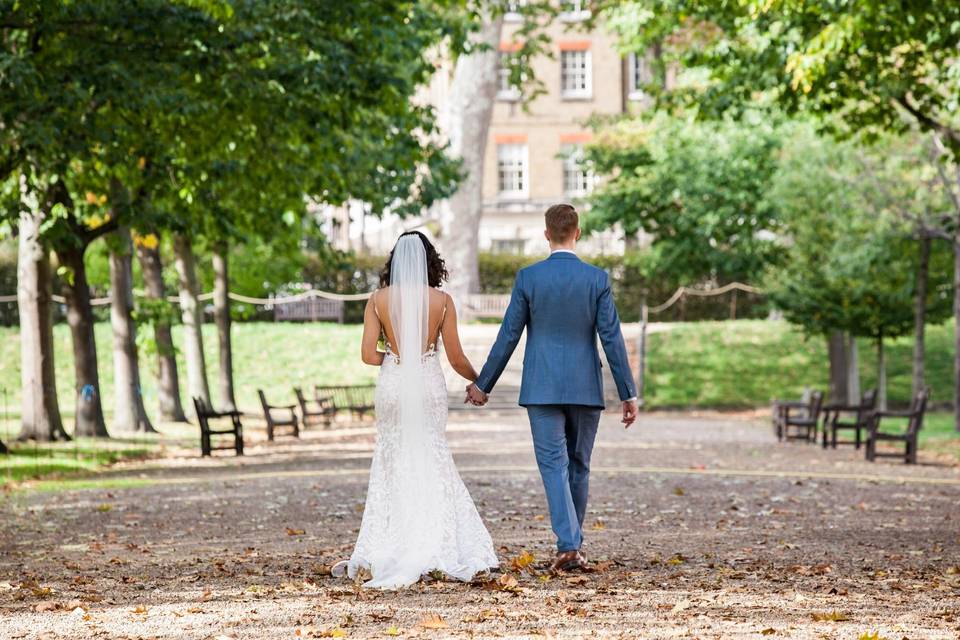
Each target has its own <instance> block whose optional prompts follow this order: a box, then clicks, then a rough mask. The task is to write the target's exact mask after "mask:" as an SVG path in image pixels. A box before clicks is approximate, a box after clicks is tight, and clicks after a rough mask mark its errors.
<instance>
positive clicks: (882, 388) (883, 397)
mask: <svg viewBox="0 0 960 640" xmlns="http://www.w3.org/2000/svg"><path fill="white" fill-rule="evenodd" d="M877 408H878V409H880V411H886V410H887V359H886V354H885V353H884V351H883V336H882V335H881V336H880V337H879V338H877Z"/></svg>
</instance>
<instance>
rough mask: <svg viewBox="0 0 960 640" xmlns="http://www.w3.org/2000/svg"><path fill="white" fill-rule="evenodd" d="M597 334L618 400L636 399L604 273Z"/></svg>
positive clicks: (634, 387) (615, 311)
mask: <svg viewBox="0 0 960 640" xmlns="http://www.w3.org/2000/svg"><path fill="white" fill-rule="evenodd" d="M597 334H599V336H600V343H601V344H602V345H603V352H604V353H605V354H606V356H607V362H608V363H609V364H610V372H611V373H612V374H613V379H614V381H615V382H616V383H617V393H618V394H619V396H620V400H622V401H627V400H630V399H633V398H636V397H637V387H636V385H635V384H634V382H633V372H632V371H630V360H629V358H628V357H627V345H626V344H625V343H624V341H623V332H621V331H620V316H619V315H617V306H616V305H615V304H614V303H613V292H612V291H611V290H610V276H609V275H607V274H606V273H604V275H603V282H602V283H601V285H600V296H599V298H598V300H597Z"/></svg>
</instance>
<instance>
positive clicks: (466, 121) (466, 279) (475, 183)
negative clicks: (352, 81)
mask: <svg viewBox="0 0 960 640" xmlns="http://www.w3.org/2000/svg"><path fill="white" fill-rule="evenodd" d="M502 27H503V17H502V15H497V16H490V15H487V16H486V17H485V19H484V23H483V26H482V27H481V29H480V32H479V36H480V38H479V39H480V43H482V44H484V45H486V47H480V48H478V49H474V52H473V53H471V54H469V55H461V56H459V57H458V58H457V62H456V67H455V68H454V72H453V81H452V82H451V85H450V96H449V99H448V101H447V111H446V113H445V119H444V120H445V130H446V133H447V135H448V136H449V138H450V154H451V156H452V157H455V158H461V159H462V161H463V170H464V174H465V175H464V179H463V182H462V183H461V184H460V188H459V189H457V192H456V193H454V194H453V196H451V197H450V199H449V200H448V201H447V202H445V203H444V205H443V207H442V210H441V211H442V213H441V224H442V238H441V242H442V245H443V250H444V255H445V256H446V258H447V267H448V269H449V271H450V281H449V283H448V286H447V287H445V288H446V290H447V291H448V292H449V293H450V295H451V296H453V299H454V303H455V304H456V305H457V306H458V307H460V308H463V306H464V302H465V300H466V296H467V295H468V294H470V293H473V292H476V291H478V290H479V289H480V269H479V266H478V263H477V251H478V244H479V234H480V217H481V215H482V214H483V173H484V172H483V164H484V162H483V161H484V157H485V155H486V152H487V138H488V134H489V131H490V120H491V118H492V116H493V107H494V104H495V103H496V97H497V65H498V61H499V53H498V49H499V46H500V34H501V31H502ZM525 178H526V179H529V176H525Z"/></svg>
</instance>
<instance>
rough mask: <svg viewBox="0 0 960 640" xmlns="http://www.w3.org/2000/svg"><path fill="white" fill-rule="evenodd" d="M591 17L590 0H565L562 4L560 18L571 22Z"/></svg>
mask: <svg viewBox="0 0 960 640" xmlns="http://www.w3.org/2000/svg"><path fill="white" fill-rule="evenodd" d="M589 17H590V0H564V2H562V3H561V4H560V19H561V20H566V21H569V22H574V21H579V20H586V19H587V18H589Z"/></svg>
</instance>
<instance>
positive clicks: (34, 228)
mask: <svg viewBox="0 0 960 640" xmlns="http://www.w3.org/2000/svg"><path fill="white" fill-rule="evenodd" d="M18 178H19V180H18V182H19V185H18V186H19V187H20V188H19V192H20V195H21V198H22V201H21V202H18V205H19V208H20V219H19V224H18V231H19V233H18V241H19V251H18V256H17V308H18V310H19V312H20V362H21V365H20V376H21V403H22V406H21V416H20V423H21V428H20V438H32V439H35V440H66V439H68V438H69V436H67V433H66V431H64V429H63V422H62V421H61V417H60V407H59V405H58V403H57V379H56V368H55V366H54V357H53V325H52V321H53V319H52V316H51V303H52V300H51V295H52V292H51V275H50V250H49V248H48V247H47V246H46V245H45V243H44V242H43V240H42V231H41V230H42V228H43V226H44V225H45V224H48V223H49V219H50V215H51V209H52V207H53V203H52V201H51V198H50V197H48V198H46V199H45V200H44V201H43V202H39V201H37V198H36V196H35V194H36V193H37V192H38V191H41V190H40V189H37V188H31V187H29V186H28V180H29V178H28V176H27V175H24V174H20V175H19V176H18ZM41 192H42V191H41ZM46 193H48V194H49V193H50V191H49V189H48V190H46Z"/></svg>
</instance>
